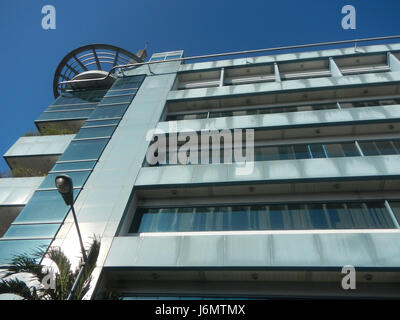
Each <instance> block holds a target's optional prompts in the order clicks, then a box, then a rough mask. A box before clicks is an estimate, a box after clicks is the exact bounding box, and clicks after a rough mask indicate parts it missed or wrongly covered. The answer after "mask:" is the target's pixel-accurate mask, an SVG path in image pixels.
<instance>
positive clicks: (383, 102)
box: [378, 99, 397, 106]
mask: <svg viewBox="0 0 400 320" xmlns="http://www.w3.org/2000/svg"><path fill="white" fill-rule="evenodd" d="M378 103H379V105H381V106H388V105H393V104H397V102H396V100H395V99H385V100H379V101H378Z"/></svg>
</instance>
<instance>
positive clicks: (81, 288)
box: [73, 238, 100, 300]
mask: <svg viewBox="0 0 400 320" xmlns="http://www.w3.org/2000/svg"><path fill="white" fill-rule="evenodd" d="M99 252H100V241H99V240H97V239H96V238H94V239H93V242H92V245H91V246H90V249H89V254H88V256H87V262H86V264H84V265H83V274H82V277H81V278H80V279H79V283H78V286H77V289H76V291H75V294H74V296H73V299H74V300H82V299H83V297H84V296H85V294H86V293H87V292H88V291H89V289H90V282H91V280H92V276H91V274H92V272H93V270H94V268H96V261H97V258H98V256H99ZM81 264H83V259H82V258H81ZM79 271H80V269H77V270H75V272H74V278H75V279H76V278H77V277H78V275H79Z"/></svg>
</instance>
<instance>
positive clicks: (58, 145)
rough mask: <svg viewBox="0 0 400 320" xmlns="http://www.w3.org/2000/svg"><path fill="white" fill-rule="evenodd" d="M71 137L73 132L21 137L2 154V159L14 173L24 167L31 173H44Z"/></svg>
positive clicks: (54, 161)
mask: <svg viewBox="0 0 400 320" xmlns="http://www.w3.org/2000/svg"><path fill="white" fill-rule="evenodd" d="M73 137H74V135H73V134H72V135H71V134H69V135H54V136H33V137H21V138H19V139H18V140H17V142H16V143H15V144H14V145H13V146H12V147H11V148H10V149H9V150H8V151H7V152H6V153H5V154H4V159H5V160H6V161H7V163H8V165H9V167H10V169H11V170H12V171H13V173H14V174H18V173H19V170H21V169H26V170H28V171H29V172H31V175H44V174H46V173H47V172H48V171H49V170H50V169H51V168H52V167H53V166H54V164H55V163H56V161H57V159H58V158H59V157H60V155H61V154H62V153H63V152H64V151H65V149H66V148H67V146H68V145H69V143H70V142H71V140H72V139H73ZM22 175H23V174H22Z"/></svg>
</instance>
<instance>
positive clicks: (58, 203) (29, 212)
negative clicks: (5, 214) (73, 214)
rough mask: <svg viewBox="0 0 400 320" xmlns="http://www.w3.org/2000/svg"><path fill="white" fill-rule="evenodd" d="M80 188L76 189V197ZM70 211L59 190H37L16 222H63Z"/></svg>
mask: <svg viewBox="0 0 400 320" xmlns="http://www.w3.org/2000/svg"><path fill="white" fill-rule="evenodd" d="M79 191H80V190H79V189H74V197H75V199H76V197H77V195H78V194H79ZM68 211H69V206H67V205H66V204H65V202H64V199H63V198H62V196H61V194H60V193H59V192H58V191H57V190H49V191H36V192H35V193H34V194H33V196H32V198H31V199H30V200H29V202H28V203H27V205H26V206H25V207H24V208H23V209H22V211H21V212H20V214H19V215H18V217H17V218H16V219H15V221H14V222H24V223H29V222H55V223H57V222H62V221H63V220H64V218H65V216H66V214H67V213H68Z"/></svg>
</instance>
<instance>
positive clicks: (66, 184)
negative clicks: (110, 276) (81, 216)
mask: <svg viewBox="0 0 400 320" xmlns="http://www.w3.org/2000/svg"><path fill="white" fill-rule="evenodd" d="M55 182H56V187H57V190H58V192H59V193H60V194H61V195H62V197H63V198H64V201H65V203H66V205H67V206H71V210H72V215H73V217H74V222H75V226H76V231H78V237H79V243H80V245H81V251H82V256H83V261H84V262H85V263H86V262H87V256H86V251H85V247H84V246H83V241H82V236H81V231H80V230H79V225H78V219H77V218H76V213H75V209H74V194H73V184H72V179H71V177H69V176H67V175H66V174H61V175H58V176H57V177H56V180H55Z"/></svg>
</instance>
